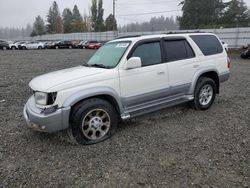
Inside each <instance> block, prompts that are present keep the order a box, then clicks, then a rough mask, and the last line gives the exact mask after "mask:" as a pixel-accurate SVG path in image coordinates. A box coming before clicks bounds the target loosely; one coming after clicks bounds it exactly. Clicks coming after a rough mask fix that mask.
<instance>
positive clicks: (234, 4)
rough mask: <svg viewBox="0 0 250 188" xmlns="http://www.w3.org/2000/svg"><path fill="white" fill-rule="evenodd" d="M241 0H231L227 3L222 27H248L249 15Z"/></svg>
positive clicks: (249, 23)
mask: <svg viewBox="0 0 250 188" xmlns="http://www.w3.org/2000/svg"><path fill="white" fill-rule="evenodd" d="M248 11H249V10H248V9H247V6H246V4H245V3H244V1H243V0H231V1H230V2H228V3H227V9H226V11H225V13H224V15H223V18H222V21H223V22H222V23H223V26H224V27H248V26H250V15H249V14H248Z"/></svg>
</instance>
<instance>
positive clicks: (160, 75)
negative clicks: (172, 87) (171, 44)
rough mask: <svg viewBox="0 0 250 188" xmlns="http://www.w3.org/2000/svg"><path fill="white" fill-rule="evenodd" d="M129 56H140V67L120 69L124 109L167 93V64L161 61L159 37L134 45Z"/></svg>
mask: <svg viewBox="0 0 250 188" xmlns="http://www.w3.org/2000/svg"><path fill="white" fill-rule="evenodd" d="M136 46H137V47H135V48H134V49H133V50H132V52H131V53H130V55H129V56H128V59H129V58H130V57H140V58H141V61H142V67H140V68H135V69H131V70H123V69H120V71H119V73H120V91H121V97H122V99H123V105H124V106H125V109H128V108H132V107H133V106H136V105H139V104H140V105H141V104H146V103H148V102H151V101H153V100H157V99H159V98H162V97H165V96H167V94H168V90H169V84H168V71H167V64H165V63H163V61H164V60H163V56H162V53H161V51H162V50H161V42H160V39H157V40H154V41H144V42H142V43H140V44H138V45H136Z"/></svg>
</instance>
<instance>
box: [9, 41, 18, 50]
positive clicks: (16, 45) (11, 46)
mask: <svg viewBox="0 0 250 188" xmlns="http://www.w3.org/2000/svg"><path fill="white" fill-rule="evenodd" d="M18 45H19V41H15V42H12V43H9V48H10V49H11V50H17V49H18Z"/></svg>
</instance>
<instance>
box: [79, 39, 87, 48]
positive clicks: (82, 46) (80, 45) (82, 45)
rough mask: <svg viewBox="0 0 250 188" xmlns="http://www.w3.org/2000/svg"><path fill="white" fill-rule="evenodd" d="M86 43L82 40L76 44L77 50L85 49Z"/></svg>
mask: <svg viewBox="0 0 250 188" xmlns="http://www.w3.org/2000/svg"><path fill="white" fill-rule="evenodd" d="M87 43H88V41H86V40H83V41H81V42H79V43H78V45H77V48H86V45H87Z"/></svg>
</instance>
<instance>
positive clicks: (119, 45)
mask: <svg viewBox="0 0 250 188" xmlns="http://www.w3.org/2000/svg"><path fill="white" fill-rule="evenodd" d="M128 45H129V43H119V44H117V45H116V48H127V47H128Z"/></svg>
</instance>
